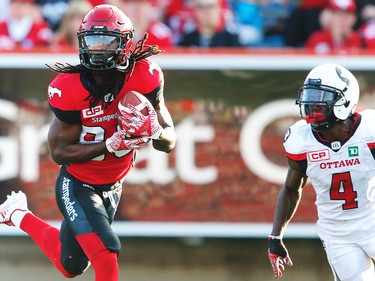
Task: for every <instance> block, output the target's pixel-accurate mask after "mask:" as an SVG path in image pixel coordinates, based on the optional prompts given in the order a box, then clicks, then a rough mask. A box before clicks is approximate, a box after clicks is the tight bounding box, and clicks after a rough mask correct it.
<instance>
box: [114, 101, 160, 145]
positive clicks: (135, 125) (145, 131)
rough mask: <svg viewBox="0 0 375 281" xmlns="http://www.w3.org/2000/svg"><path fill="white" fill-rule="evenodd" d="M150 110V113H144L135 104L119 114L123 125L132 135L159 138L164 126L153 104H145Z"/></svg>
mask: <svg viewBox="0 0 375 281" xmlns="http://www.w3.org/2000/svg"><path fill="white" fill-rule="evenodd" d="M145 105H146V107H147V110H148V115H144V114H143V113H142V112H141V111H140V110H138V109H137V108H135V107H134V106H133V105H129V107H128V109H129V111H130V112H128V111H123V112H122V115H120V116H119V120H120V123H121V126H122V128H123V129H124V130H126V131H127V133H128V134H129V135H132V136H143V137H151V138H152V139H157V138H158V137H159V136H160V134H161V132H162V130H163V128H162V127H161V126H160V124H159V122H158V116H157V114H156V111H155V109H154V108H153V107H152V105H151V104H149V103H146V104H145Z"/></svg>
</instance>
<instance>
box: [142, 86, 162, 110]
mask: <svg viewBox="0 0 375 281" xmlns="http://www.w3.org/2000/svg"><path fill="white" fill-rule="evenodd" d="M145 97H146V98H147V99H148V100H149V101H150V102H151V104H152V106H154V107H155V106H157V105H158V104H159V103H160V100H161V99H162V97H163V85H159V86H158V87H156V88H155V89H154V90H153V91H152V92H150V93H148V94H146V95H145Z"/></svg>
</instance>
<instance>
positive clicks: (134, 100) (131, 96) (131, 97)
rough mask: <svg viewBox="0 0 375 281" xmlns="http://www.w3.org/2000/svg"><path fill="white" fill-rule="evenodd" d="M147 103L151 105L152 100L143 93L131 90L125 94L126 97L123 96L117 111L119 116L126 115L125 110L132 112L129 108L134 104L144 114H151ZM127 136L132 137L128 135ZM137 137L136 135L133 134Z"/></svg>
mask: <svg viewBox="0 0 375 281" xmlns="http://www.w3.org/2000/svg"><path fill="white" fill-rule="evenodd" d="M146 104H149V105H151V103H150V101H149V100H148V99H147V98H146V97H145V96H144V95H142V94H140V93H138V92H136V91H130V92H128V93H126V94H125V96H124V97H122V98H121V100H120V101H119V103H118V106H117V113H118V116H119V117H120V116H124V115H125V112H128V113H131V111H130V110H129V106H130V105H132V106H134V107H135V108H136V109H138V110H139V111H140V112H141V113H142V114H143V115H144V116H149V113H148V108H147V106H146ZM119 125H120V126H121V122H120V120H119ZM127 137H130V135H128V136H127ZM132 137H136V136H134V135H133V136H132Z"/></svg>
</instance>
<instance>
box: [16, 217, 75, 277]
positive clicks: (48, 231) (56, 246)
mask: <svg viewBox="0 0 375 281" xmlns="http://www.w3.org/2000/svg"><path fill="white" fill-rule="evenodd" d="M20 228H21V229H22V230H23V231H25V232H26V233H27V234H29V236H30V237H31V238H32V239H33V240H34V242H35V243H36V244H37V245H38V246H39V248H40V249H41V250H42V251H43V253H44V254H45V255H46V256H47V257H48V258H49V259H50V260H51V261H52V263H53V264H54V265H55V267H56V268H57V269H58V270H59V271H60V272H61V273H62V274H63V275H64V276H65V277H67V278H73V277H75V276H76V275H73V274H70V273H69V272H67V271H66V270H65V269H64V268H63V266H62V264H61V258H60V257H61V256H60V254H61V242H60V240H59V234H60V230H59V229H57V228H55V227H53V226H51V225H49V224H48V223H46V222H45V221H43V220H41V219H40V218H38V217H36V216H35V215H33V214H32V213H28V214H27V215H26V216H25V217H24V218H23V220H22V221H21V225H20Z"/></svg>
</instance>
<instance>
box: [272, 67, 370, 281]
mask: <svg viewBox="0 0 375 281" xmlns="http://www.w3.org/2000/svg"><path fill="white" fill-rule="evenodd" d="M359 95H360V89H359V85H358V82H357V79H356V78H355V77H354V75H353V74H352V73H350V72H349V71H348V70H347V69H346V68H344V67H342V66H340V65H337V64H322V65H318V66H317V67H315V68H314V69H312V70H311V71H310V73H309V74H308V75H307V77H306V79H305V81H304V83H303V85H302V87H301V88H300V90H299V95H298V99H297V104H298V105H299V108H300V112H301V117H302V118H304V119H305V120H300V121H298V122H296V123H295V124H294V125H292V126H291V127H290V128H289V129H288V131H287V133H286V134H285V139H284V148H285V153H286V156H287V158H288V164H289V169H288V173H287V176H286V180H285V183H284V184H283V186H282V188H281V190H280V192H279V196H278V199H277V202H276V208H275V213H274V221H273V229H272V232H271V235H270V236H269V248H268V257H269V259H270V262H271V265H272V268H273V271H274V274H275V277H276V278H280V277H281V276H282V271H283V270H284V264H283V263H285V264H286V265H288V266H292V264H293V263H292V260H291V258H290V256H289V254H288V251H287V248H286V247H285V245H284V243H283V235H284V233H285V230H286V228H287V226H288V224H289V222H290V221H291V219H292V218H293V216H294V214H295V213H296V211H297V208H298V205H299V202H300V200H301V197H302V192H303V188H304V185H305V184H306V182H307V180H308V178H309V179H310V182H311V184H312V186H313V187H314V190H315V194H316V201H315V203H316V207H317V210H318V221H317V224H316V230H317V233H318V235H319V237H320V239H321V240H322V243H323V247H324V249H325V250H326V254H327V259H328V262H329V264H330V267H331V268H332V271H333V274H334V280H341V281H354V280H355V281H372V280H375V271H374V263H373V262H374V259H375V198H374V195H375V193H374V191H375V184H374V183H375V169H374V168H375V146H374V143H375V142H374V140H375V129H374V126H373V123H374V120H375V110H365V111H361V112H357V111H356V106H357V103H358V99H359ZM302 279H303V278H302Z"/></svg>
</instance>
